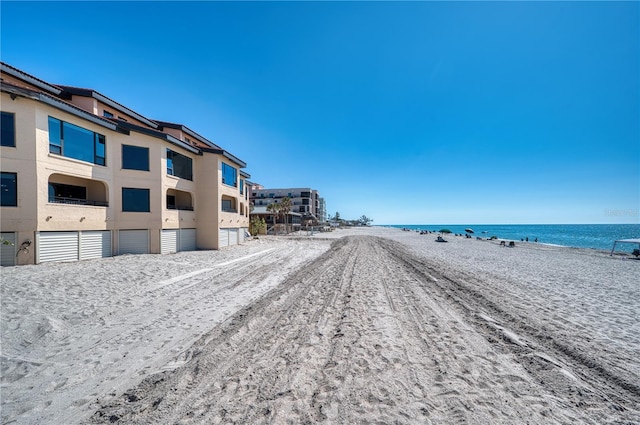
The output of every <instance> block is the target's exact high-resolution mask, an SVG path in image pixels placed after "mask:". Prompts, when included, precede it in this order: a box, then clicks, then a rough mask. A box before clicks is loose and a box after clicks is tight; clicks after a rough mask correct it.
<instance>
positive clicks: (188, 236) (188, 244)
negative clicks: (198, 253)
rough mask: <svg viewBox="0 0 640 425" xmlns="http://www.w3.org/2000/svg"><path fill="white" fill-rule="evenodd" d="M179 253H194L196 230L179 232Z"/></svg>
mask: <svg viewBox="0 0 640 425" xmlns="http://www.w3.org/2000/svg"><path fill="white" fill-rule="evenodd" d="M179 247H180V251H195V250H196V249H197V248H196V229H181V230H180V243H179Z"/></svg>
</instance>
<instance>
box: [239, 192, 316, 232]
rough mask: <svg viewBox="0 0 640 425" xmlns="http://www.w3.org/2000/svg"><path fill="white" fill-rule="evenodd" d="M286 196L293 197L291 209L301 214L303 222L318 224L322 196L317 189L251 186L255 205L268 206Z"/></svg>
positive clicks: (252, 200)
mask: <svg viewBox="0 0 640 425" xmlns="http://www.w3.org/2000/svg"><path fill="white" fill-rule="evenodd" d="M285 197H286V198H289V199H291V205H292V208H291V211H292V212H295V213H299V214H300V215H301V217H302V223H303V224H317V223H318V222H319V221H320V217H321V215H320V212H321V209H320V199H321V198H320V195H319V194H318V191H317V190H315V189H311V188H308V187H304V188H300V187H298V188H289V189H265V188H264V187H263V186H261V185H256V184H254V185H253V186H252V187H251V194H250V200H251V203H252V205H253V206H254V207H263V206H264V207H266V206H267V205H269V204H271V203H273V202H280V201H281V200H282V199H283V198H285Z"/></svg>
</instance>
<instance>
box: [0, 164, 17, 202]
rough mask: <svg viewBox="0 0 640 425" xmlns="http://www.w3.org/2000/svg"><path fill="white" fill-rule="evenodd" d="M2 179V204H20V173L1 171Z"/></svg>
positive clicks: (0, 197) (0, 200)
mask: <svg viewBox="0 0 640 425" xmlns="http://www.w3.org/2000/svg"><path fill="white" fill-rule="evenodd" d="M1 175H2V178H1V180H0V206H3V207H17V206H18V174H16V173H5V172H3V173H1Z"/></svg>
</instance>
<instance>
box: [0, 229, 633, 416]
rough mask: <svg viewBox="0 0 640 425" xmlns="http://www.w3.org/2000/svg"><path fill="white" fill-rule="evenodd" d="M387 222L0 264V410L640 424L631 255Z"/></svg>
mask: <svg viewBox="0 0 640 425" xmlns="http://www.w3.org/2000/svg"><path fill="white" fill-rule="evenodd" d="M435 236H436V235H434V234H428V235H420V234H418V233H416V232H405V231H402V230H399V229H389V228H378V227H372V228H353V229H344V230H336V231H334V232H331V233H316V234H315V235H312V236H311V235H306V234H300V235H297V236H288V237H284V236H281V237H266V238H260V239H259V240H252V241H249V242H247V243H245V244H244V245H241V246H236V247H232V248H230V249H226V250H222V251H197V252H182V253H178V254H171V255H164V256H162V255H139V256H133V255H126V256H120V257H114V258H109V259H102V260H91V261H82V262H75V263H59V264H43V265H37V266H22V267H11V268H3V269H2V271H1V273H2V276H1V277H2V288H1V297H2V298H1V311H0V319H1V320H0V326H1V329H0V330H1V335H0V336H1V339H0V341H1V357H0V360H1V373H2V376H1V386H0V391H1V392H0V397H1V416H0V421H1V423H2V424H9V423H11V424H43V423H60V424H62V423H64V424H78V423H92V424H93V423H121V424H150V423H175V424H192V423H206V424H214V423H243V424H245V423H265V424H266V423H269V424H286V423H291V424H300V423H327V424H335V423H345V424H346V423H379V424H390V423H401V424H429V423H433V424H443V423H444V424H459V423H466V424H574V423H584V424H640V407H639V406H640V384H639V383H640V322H639V320H638V311H640V284H638V281H639V280H640V261H636V260H632V259H627V258H626V257H625V256H613V257H610V256H609V255H608V253H607V252H601V251H595V250H581V249H572V248H564V247H555V246H547V245H542V244H533V243H519V242H518V243H516V247H515V248H508V247H501V246H500V244H499V242H497V241H480V240H476V239H466V238H461V237H455V236H447V237H446V239H447V240H448V242H447V243H436V242H435Z"/></svg>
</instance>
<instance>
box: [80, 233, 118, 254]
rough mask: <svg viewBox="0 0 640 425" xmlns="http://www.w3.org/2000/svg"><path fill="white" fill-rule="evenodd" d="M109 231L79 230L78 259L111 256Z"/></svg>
mask: <svg viewBox="0 0 640 425" xmlns="http://www.w3.org/2000/svg"><path fill="white" fill-rule="evenodd" d="M111 255H112V251H111V232H110V231H109V230H96V231H89V232H87V231H82V232H80V259H81V260H90V259H93V258H106V257H111Z"/></svg>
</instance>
